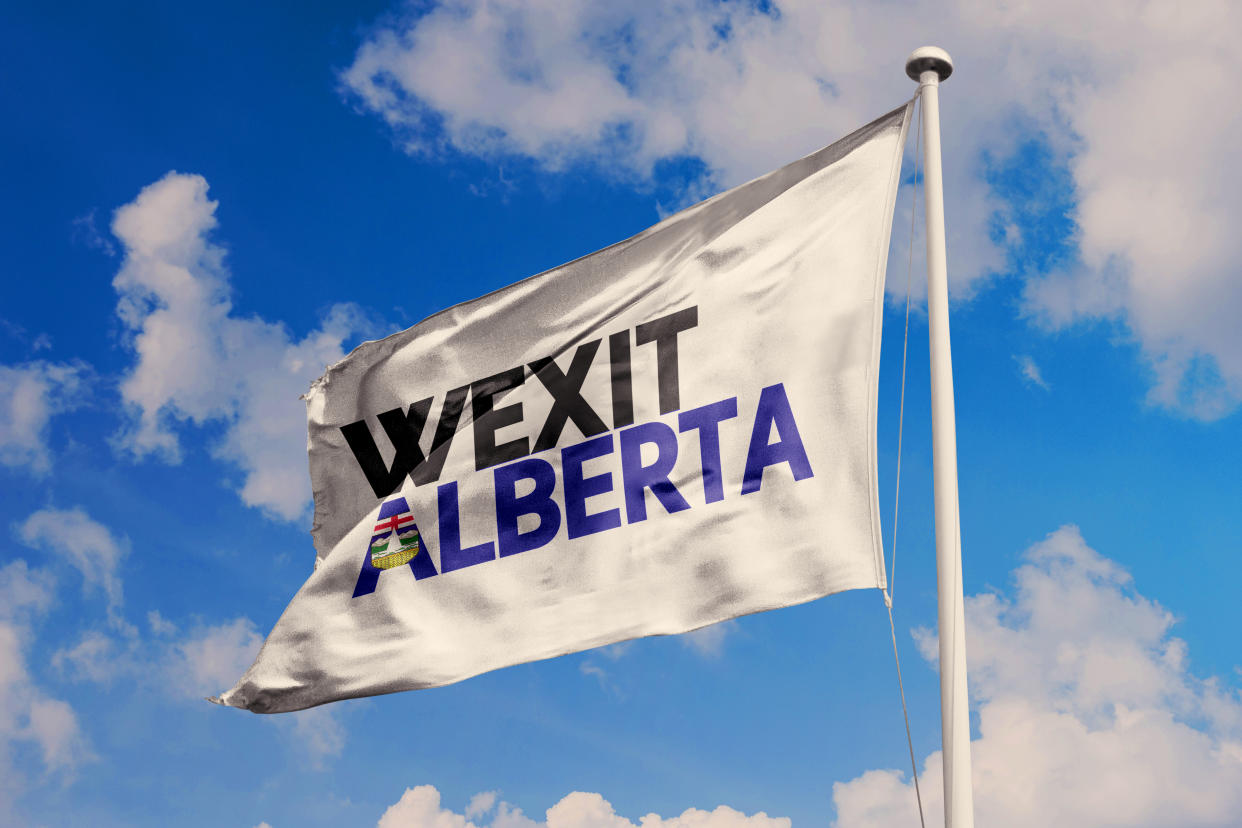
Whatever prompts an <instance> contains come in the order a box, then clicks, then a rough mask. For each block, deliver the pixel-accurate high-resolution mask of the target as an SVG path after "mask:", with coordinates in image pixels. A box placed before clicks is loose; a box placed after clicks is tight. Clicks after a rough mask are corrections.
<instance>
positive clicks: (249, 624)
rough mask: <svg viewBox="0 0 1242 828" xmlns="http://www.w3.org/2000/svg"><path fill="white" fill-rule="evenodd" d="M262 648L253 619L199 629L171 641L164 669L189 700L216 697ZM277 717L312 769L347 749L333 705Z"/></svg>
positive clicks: (236, 677)
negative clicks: (330, 707) (331, 707)
mask: <svg viewBox="0 0 1242 828" xmlns="http://www.w3.org/2000/svg"><path fill="white" fill-rule="evenodd" d="M165 623H167V622H165ZM262 646H263V636H261V635H259V632H258V630H257V629H256V628H255V625H254V622H253V621H251V620H250V619H249V618H235V619H233V620H232V621H229V622H226V623H223V624H215V625H208V626H203V627H199V628H198V629H196V630H193V631H191V632H190V633H189V634H187V635H185V636H183V637H182V638H181V639H179V640H175V641H173V642H171V643H169V645H168V650H167V655H166V656H165V660H164V666H163V668H164V673H165V674H166V675H167V676H168V679H169V681H170V682H171V683H172V685H173V686H174V687H178V688H179V689H180V690H181V692H182V694H183V695H184V696H185V697H186V698H188V699H194V700H200V699H204V698H207V697H209V696H215V695H217V694H218V693H219V692H220V691H221V690H222V689H224V688H226V687H232V686H233V684H234V682H236V681H237V679H238V678H240V677H241V675H242V673H244V672H246V670H247V669H249V667H250V665H251V664H253V663H254V659H255V657H256V656H257V655H258V654H259V648H260V647H262ZM272 721H273V722H274V723H275V724H276V725H278V726H280V727H282V728H284V729H285V730H286V732H287V733H288V734H289V735H290V736H291V737H292V738H293V739H294V740H295V741H296V743H297V745H298V749H299V750H298V752H299V753H300V754H301V755H302V756H303V757H305V758H306V759H308V760H309V761H310V764H311V765H312V766H313V767H316V768H321V767H323V763H324V761H325V760H326V759H329V758H331V757H334V756H339V755H340V753H341V751H342V749H344V747H345V738H346V732H345V727H344V726H343V725H342V724H341V723H340V721H339V720H338V718H337V712H336V711H333V710H331V709H329V708H326V707H316V708H313V709H310V710H301V711H298V712H297V713H287V714H284V715H281V716H276V717H274V718H273V720H272Z"/></svg>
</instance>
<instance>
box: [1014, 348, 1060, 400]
mask: <svg viewBox="0 0 1242 828" xmlns="http://www.w3.org/2000/svg"><path fill="white" fill-rule="evenodd" d="M1014 361H1015V362H1017V363H1018V371H1019V373H1021V374H1022V379H1024V380H1026V381H1027V383H1029V384H1030V385H1033V386H1035V387H1036V388H1042V389H1043V390H1045V391H1049V390H1051V386H1050V385H1048V381H1047V380H1045V379H1044V373H1043V371H1040V370H1039V364H1038V363H1036V362H1035V359H1034V357H1031V356H1029V355H1027V354H1015V355H1014Z"/></svg>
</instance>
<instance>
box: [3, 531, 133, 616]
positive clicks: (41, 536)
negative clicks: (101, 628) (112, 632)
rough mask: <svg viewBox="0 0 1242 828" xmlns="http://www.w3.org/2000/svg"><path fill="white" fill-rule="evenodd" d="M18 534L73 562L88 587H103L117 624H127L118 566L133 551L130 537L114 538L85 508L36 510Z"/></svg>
mask: <svg viewBox="0 0 1242 828" xmlns="http://www.w3.org/2000/svg"><path fill="white" fill-rule="evenodd" d="M18 537H20V538H21V541H22V543H24V544H26V545H27V546H29V547H31V548H32V549H37V550H40V551H44V552H53V553H55V554H56V555H57V556H58V557H60V558H62V559H63V560H66V561H68V562H69V563H70V564H72V565H73V567H74V568H75V569H77V570H78V572H79V573H80V574H81V575H82V583H83V586H84V587H85V588H90V587H99V588H100V589H102V590H103V592H104V594H105V595H106V596H107V599H108V615H109V618H110V619H111V620H112V621H113V623H115V624H123V623H124V622H123V621H122V620H121V617H120V614H119V613H120V608H121V603H122V600H123V599H122V594H121V592H122V590H121V579H120V577H119V576H118V574H117V568H118V567H119V565H120V563H121V559H122V558H123V557H124V556H125V555H126V554H127V553H128V551H129V541H128V539H125V538H121V539H118V538H115V537H113V535H112V533H111V532H110V531H109V530H108V527H106V526H104V525H103V524H101V523H99V522H98V521H96V520H94V519H93V518H91V516H90V515H88V514H87V513H86V512H85V511H84V510H83V509H82V508H81V507H74V508H72V509H42V510H40V511H38V512H35V513H34V514H32V515H31V516H30V517H28V518H26V520H25V522H24V523H22V525H21V526H20V527H19V529H18Z"/></svg>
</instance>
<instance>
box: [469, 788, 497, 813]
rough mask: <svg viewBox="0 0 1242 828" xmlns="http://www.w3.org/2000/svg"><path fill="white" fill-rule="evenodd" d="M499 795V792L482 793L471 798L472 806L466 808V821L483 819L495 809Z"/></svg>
mask: <svg viewBox="0 0 1242 828" xmlns="http://www.w3.org/2000/svg"><path fill="white" fill-rule="evenodd" d="M499 795H500V792H499V791H482V792H481V793H477V794H475V795H474V796H472V797H470V804H469V805H467V806H466V819H474V818H475V817H481V816H483V815H484V814H486V813H487V812H488V811H490V810H492V808H495V807H496V800H497V798H498V797H499Z"/></svg>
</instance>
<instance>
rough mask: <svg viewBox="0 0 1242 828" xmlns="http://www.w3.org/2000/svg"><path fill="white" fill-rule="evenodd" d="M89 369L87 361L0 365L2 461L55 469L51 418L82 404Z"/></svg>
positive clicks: (37, 470) (38, 470)
mask: <svg viewBox="0 0 1242 828" xmlns="http://www.w3.org/2000/svg"><path fill="white" fill-rule="evenodd" d="M89 373H90V372H89V370H88V369H87V367H86V366H85V365H83V364H82V363H53V362H44V361H41V360H39V361H35V362H27V363H23V364H21V365H0V465H4V466H10V467H19V466H25V467H27V468H29V469H30V470H31V471H33V472H35V473H37V474H45V473H47V472H48V471H49V470H50V469H51V465H52V464H51V459H52V453H51V450H50V449H49V448H48V445H47V439H48V423H49V422H50V421H51V419H52V417H53V416H54V415H56V414H59V413H62V412H65V411H71V410H73V409H74V408H77V407H79V406H80V405H81V404H82V402H83V399H84V397H85V395H86V393H87V385H88V379H89Z"/></svg>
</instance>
